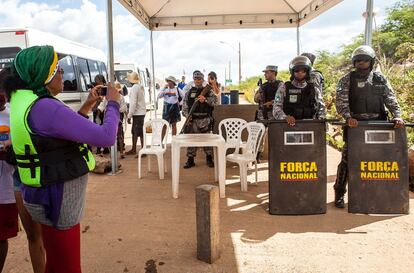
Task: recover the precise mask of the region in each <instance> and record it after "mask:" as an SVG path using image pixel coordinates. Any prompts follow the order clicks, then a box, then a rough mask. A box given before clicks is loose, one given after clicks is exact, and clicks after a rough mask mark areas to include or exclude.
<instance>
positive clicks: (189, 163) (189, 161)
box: [184, 156, 195, 169]
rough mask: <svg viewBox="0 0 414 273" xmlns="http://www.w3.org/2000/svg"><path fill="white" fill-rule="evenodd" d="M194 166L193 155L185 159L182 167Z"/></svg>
mask: <svg viewBox="0 0 414 273" xmlns="http://www.w3.org/2000/svg"><path fill="white" fill-rule="evenodd" d="M194 166H195V163H194V157H192V156H189V157H188V159H187V162H186V163H185V165H184V169H189V168H191V167H194Z"/></svg>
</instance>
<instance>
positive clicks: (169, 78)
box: [165, 76, 178, 84]
mask: <svg viewBox="0 0 414 273" xmlns="http://www.w3.org/2000/svg"><path fill="white" fill-rule="evenodd" d="M165 81H166V82H168V81H170V82H173V83H174V84H177V81H178V80H177V79H176V78H175V77H174V76H168V78H165Z"/></svg>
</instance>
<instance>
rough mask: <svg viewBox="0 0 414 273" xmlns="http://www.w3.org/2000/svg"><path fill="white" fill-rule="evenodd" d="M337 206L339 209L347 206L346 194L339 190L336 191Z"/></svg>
mask: <svg viewBox="0 0 414 273" xmlns="http://www.w3.org/2000/svg"><path fill="white" fill-rule="evenodd" d="M335 207H337V208H339V209H343V208H345V201H344V195H343V194H340V193H338V192H335Z"/></svg>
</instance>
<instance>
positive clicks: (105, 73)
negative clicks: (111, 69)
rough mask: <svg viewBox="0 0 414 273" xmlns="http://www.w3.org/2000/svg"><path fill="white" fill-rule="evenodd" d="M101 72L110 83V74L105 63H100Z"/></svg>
mask: <svg viewBox="0 0 414 273" xmlns="http://www.w3.org/2000/svg"><path fill="white" fill-rule="evenodd" d="M99 72H100V73H101V74H102V75H103V76H104V77H105V80H106V81H107V82H109V78H108V72H107V71H106V65H105V63H103V62H99Z"/></svg>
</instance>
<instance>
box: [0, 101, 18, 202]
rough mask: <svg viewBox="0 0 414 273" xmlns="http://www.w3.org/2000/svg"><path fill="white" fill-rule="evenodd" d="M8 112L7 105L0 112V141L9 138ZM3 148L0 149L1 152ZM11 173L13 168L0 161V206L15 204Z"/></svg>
mask: <svg viewBox="0 0 414 273" xmlns="http://www.w3.org/2000/svg"><path fill="white" fill-rule="evenodd" d="M9 113H10V111H9V105H8V104H6V109H5V110H3V111H1V112H0V140H2V141H3V140H6V139H8V138H9V137H10V114H9ZM2 149H3V147H0V150H2ZM13 172H14V167H13V166H12V165H10V164H8V163H7V162H6V161H4V160H0V204H12V203H16V200H15V199H14V190H13Z"/></svg>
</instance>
